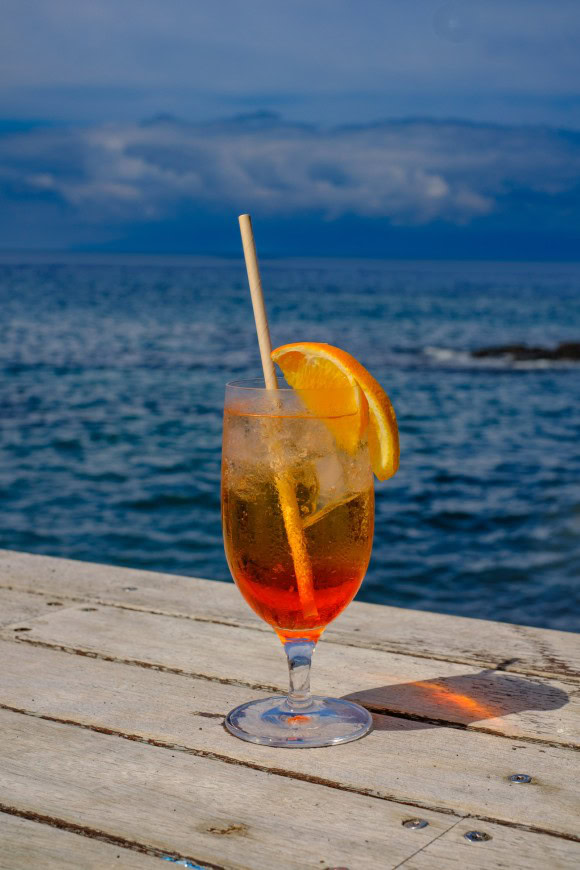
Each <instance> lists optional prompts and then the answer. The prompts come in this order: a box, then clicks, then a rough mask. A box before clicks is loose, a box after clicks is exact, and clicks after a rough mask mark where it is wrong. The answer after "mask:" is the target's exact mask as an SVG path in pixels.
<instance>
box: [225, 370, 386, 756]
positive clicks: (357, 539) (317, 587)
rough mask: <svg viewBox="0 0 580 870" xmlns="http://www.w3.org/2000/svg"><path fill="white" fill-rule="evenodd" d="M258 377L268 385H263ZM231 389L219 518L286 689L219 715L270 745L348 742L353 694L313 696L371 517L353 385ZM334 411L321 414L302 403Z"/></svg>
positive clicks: (360, 714) (357, 718) (358, 728)
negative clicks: (313, 680) (284, 669)
mask: <svg viewBox="0 0 580 870" xmlns="http://www.w3.org/2000/svg"><path fill="white" fill-rule="evenodd" d="M262 383H263V382H262ZM259 384H260V381H237V382H234V383H232V384H228V386H227V388H226V399H225V413H224V429H223V455H222V520H223V531H224V542H225V551H226V557H227V560H228V564H229V567H230V570H231V572H232V576H233V578H234V581H235V583H236V584H237V586H238V588H239V590H240V592H241V593H242V595H243V596H244V598H245V599H246V601H247V602H248V604H249V605H250V607H252V609H253V610H255V611H256V613H257V614H258V615H259V616H260V617H261V618H262V619H264V620H265V621H266V622H267V623H269V624H270V625H271V626H272V628H273V629H274V630H275V631H276V633H277V635H278V637H279V638H280V640H281V642H282V644H283V645H284V650H285V652H286V655H287V658H288V668H289V673H290V690H289V693H288V695H287V696H284V695H280V696H275V697H272V698H266V699H263V700H258V701H250V702H248V703H246V704H242V705H241V706H240V707H237V708H236V709H235V710H232V711H231V712H230V713H229V714H228V716H227V717H226V727H227V728H228V730H229V731H230V732H231V733H232V734H235V735H236V736H237V737H240V738H242V739H243V740H248V741H250V742H252V743H263V744H268V745H270V746H285V747H308V746H309V747H313V746H328V745H331V744H334V743H347V742H349V741H351V740H356V739H358V738H359V737H362V736H363V735H364V734H366V733H367V732H368V731H369V729H370V728H371V725H372V719H371V716H370V714H369V712H368V711H367V710H365V709H364V708H363V707H360V706H359V705H358V704H353V703H352V702H350V701H345V700H341V699H333V698H323V697H317V696H314V697H313V696H312V695H311V694H310V666H311V660H312V654H313V652H314V649H315V646H316V643H317V641H318V639H319V638H320V636H321V634H322V632H323V631H324V629H325V628H326V626H327V625H328V623H329V622H331V621H332V620H333V619H335V618H336V617H337V616H338V615H339V613H341V611H342V610H344V608H345V607H346V606H347V605H348V604H349V603H350V602H351V601H352V599H353V598H354V596H355V595H356V593H357V591H358V588H359V586H360V584H361V582H362V579H363V577H364V575H365V572H366V569H367V566H368V562H369V558H370V553H371V547H372V537H373V526H374V492H373V473H372V469H371V464H370V459H369V451H368V446H367V443H366V441H365V440H364V439H363V440H361V441H360V443H359V444H358V445H355V446H354V447H353V446H352V444H351V445H350V446H349V447H348V449H347V448H345V447H342V446H340V445H341V444H344V443H346V442H347V439H345V438H344V437H341V436H342V434H343V433H344V432H345V431H346V429H347V428H348V427H350V428H351V429H352V425H353V420H352V417H353V415H352V407H353V405H352V392H351V390H342V389H337V390H332V391H329V390H325V391H324V399H323V400H322V401H321V399H322V397H320V396H319V397H317V396H316V395H315V393H316V391H311V390H309V391H301V392H300V393H298V392H296V391H294V390H291V389H279V390H270V389H264V388H263V387H260V386H259ZM329 399H330V401H329ZM320 407H323V408H326V409H329V408H330V409H331V410H327V411H326V412H325V416H321V415H320V414H317V413H316V412H315V411H311V410H309V408H320Z"/></svg>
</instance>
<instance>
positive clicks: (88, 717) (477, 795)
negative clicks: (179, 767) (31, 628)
mask: <svg viewBox="0 0 580 870" xmlns="http://www.w3.org/2000/svg"><path fill="white" fill-rule="evenodd" d="M0 660H1V661H2V662H4V663H5V666H4V668H3V669H2V672H1V673H0V704H5V705H8V706H10V707H12V708H15V709H18V710H27V711H30V712H32V713H34V714H36V715H41V716H49V717H53V718H54V719H59V720H61V721H67V722H76V723H79V724H80V725H83V726H86V727H91V728H96V729H102V730H104V731H114V732H116V733H118V734H125V735H128V736H129V737H139V738H141V739H144V740H151V741H154V742H155V743H162V744H163V745H165V746H169V747H173V746H179V747H182V748H185V749H189V750H192V751H194V752H198V753H202V754H206V755H210V754H213V755H218V756H220V757H223V758H229V759H232V760H236V761H238V762H240V763H242V764H247V765H252V766H254V767H260V768H261V769H266V770H269V769H275V770H278V771H284V772H286V773H288V774H290V775H292V776H295V777H298V778H303V779H308V778H310V779H312V778H314V779H316V780H318V781H324V782H327V783H330V784H333V785H335V786H338V787H343V788H347V789H350V790H356V791H358V792H361V793H362V792H364V793H369V794H372V795H376V796H378V797H383V798H386V799H393V800H397V801H401V802H406V803H409V804H413V805H415V806H422V807H428V808H431V809H445V810H448V811H449V810H450V811H453V812H455V813H457V814H458V815H465V814H471V815H474V816H480V817H484V818H494V819H498V820H501V821H505V822H513V823H517V824H521V825H532V826H535V827H537V828H539V829H541V830H545V829H550V830H554V831H557V832H559V833H562V834H569V835H575V834H578V836H580V826H579V823H578V817H579V815H580V783H578V782H577V781H576V778H575V777H574V776H573V775H572V770H573V769H574V765H575V763H577V757H576V753H575V752H574V751H573V750H566V749H561V748H554V747H550V746H541V745H535V744H532V743H522V742H519V741H512V740H509V739H504V738H500V737H493V736H491V735H487V734H477V733H470V732H468V731H461V730H457V729H451V728H444V727H430V726H426V725H424V724H423V723H417V722H409V721H406V720H403V719H399V718H393V717H388V716H380V715H378V716H375V730H374V731H373V733H372V734H370V735H369V736H368V737H366V738H365V739H364V740H361V741H359V742H357V743H352V744H348V745H345V746H337V747H333V748H332V750H327V749H319V750H309V751H308V752H300V751H295V750H281V749H270V748H268V747H264V746H259V747H257V746H252V745H250V744H247V743H244V742H243V741H240V740H236V739H235V738H233V737H231V736H230V735H229V734H228V733H227V732H226V731H225V729H224V728H223V727H222V721H223V715H224V714H225V713H226V712H227V711H228V710H229V709H231V708H232V707H234V706H237V705H238V704H240V703H243V702H244V701H247V700H249V699H250V698H253V697H256V698H257V697H264V695H265V693H263V692H256V691H251V690H249V689H247V688H243V687H240V686H232V685H227V684H222V683H214V682H210V681H208V680H197V679H192V678H189V677H185V676H179V675H175V674H168V673H163V672H159V671H153V670H148V669H143V668H136V667H130V666H128V665H122V664H117V663H115V662H103V661H100V660H98V659H91V658H87V657H84V656H75V655H71V654H68V653H64V652H57V651H53V650H47V649H44V648H38V647H31V646H28V645H27V644H18V643H0ZM513 773H528V774H529V775H531V776H532V777H533V782H532V783H531V784H529V785H516V784H513V783H510V782H509V776H510V775H511V774H513Z"/></svg>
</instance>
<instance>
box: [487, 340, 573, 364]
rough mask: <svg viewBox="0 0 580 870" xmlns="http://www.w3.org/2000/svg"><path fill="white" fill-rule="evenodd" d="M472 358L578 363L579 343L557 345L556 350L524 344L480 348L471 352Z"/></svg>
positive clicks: (570, 342) (571, 342)
mask: <svg viewBox="0 0 580 870" xmlns="http://www.w3.org/2000/svg"><path fill="white" fill-rule="evenodd" d="M471 355H472V356H473V357H476V358H477V359H484V358H486V357H498V356H509V357H511V358H512V359H513V360H515V361H518V362H519V361H524V362H525V361H528V360H542V359H545V360H563V361H565V360H568V361H570V360H572V361H575V362H580V342H578V341H568V342H564V343H562V344H559V345H558V347H556V348H550V347H528V345H526V344H503V345H497V346H495V347H482V348H479V350H473V351H472V352H471Z"/></svg>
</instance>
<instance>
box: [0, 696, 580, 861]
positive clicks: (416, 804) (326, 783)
mask: <svg viewBox="0 0 580 870" xmlns="http://www.w3.org/2000/svg"><path fill="white" fill-rule="evenodd" d="M0 709H2V710H6V711H9V712H10V713H17V714H20V715H22V716H29V717H31V718H33V719H42V720H44V721H46V722H55V723H57V724H59V725H66V726H69V727H72V728H80V729H82V730H85V731H91V732H93V733H97V734H105V735H106V736H107V737H117V738H119V739H121V740H129V741H130V742H132V743H141V744H144V745H147V746H155V747H157V748H158V749H166V750H169V751H171V752H183V753H184V754H186V755H193V756H194V757H196V758H206V759H208V760H210V761H217V762H222V763H223V764H229V765H233V766H235V767H242V768H248V769H250V770H257V771H260V772H261V773H267V774H271V775H273V776H281V777H284V778H286V779H293V780H298V781H299V782H306V783H309V784H310V785H319V786H323V787H324V788H332V789H334V790H336V791H343V792H347V793H349V794H358V795H361V796H364V797H369V798H373V799H374V800H382V801H386V802H387V803H389V804H397V805H398V806H405V807H413V808H416V809H420V810H428V811H429V812H434V813H442V814H443V815H448V816H454V817H456V818H457V822H455V824H458V823H459V822H461V821H464V820H465V819H475V820H477V821H479V822H487V823H489V824H494V825H500V826H501V827H505V828H512V829H514V830H518V831H528V832H530V833H534V834H542V835H544V836H548V837H556V838H557V839H560V840H567V841H570V842H572V843H580V835H578V836H576V835H574V834H570V833H565V832H562V831H553V830H551V829H550V828H542V827H541V826H539V825H526V824H523V823H521V822H511V821H508V820H506V819H500V818H497V817H495V816H488V815H484V814H481V813H464V814H462V813H458V812H456V811H455V810H452V809H449V808H448V807H442V806H438V805H433V804H429V803H427V802H424V801H410V800H403V799H401V798H397V797H395V796H394V795H388V796H387V795H378V794H376V793H374V792H373V791H372V790H369V789H363V788H356V787H354V786H349V785H346V784H344V783H338V782H336V781H335V780H329V779H325V778H324V777H318V776H312V775H309V774H305V773H300V772H299V771H290V770H287V769H284V768H276V767H272V766H271V765H262V764H257V763H256V762H251V761H241V760H240V759H237V758H231V757H230V756H227V755H221V754H219V753H216V752H210V751H207V750H203V749H193V748H192V747H190V746H183V745H182V744H178V743H167V742H164V741H162V740H154V739H152V738H148V737H142V736H141V735H139V734H129V733H123V732H120V731H115V730H114V729H111V728H104V727H101V726H98V725H89V724H87V723H84V722H75V721H74V720H71V719H61V718H59V717H57V716H49V715H46V714H44V713H35V712H31V711H28V710H24V709H19V708H17V707H12V706H9V705H8V704H1V703H0ZM0 811H3V812H8V810H6V809H4V807H3V805H2V804H1V803H0ZM15 814H17V813H15ZM46 818H47V819H50V818H52V817H50V816H46ZM454 826H455V825H452V826H451V827H452V828H453V827H454ZM445 833H447V831H443V832H442V834H445ZM439 836H441V835H439ZM435 839H437V838H435ZM127 842H128V841H127ZM430 842H433V840H432V841H430ZM124 843H125V841H123V843H122V842H119V844H118V845H123V844H124ZM427 845H430V843H427V844H425V847H426V846H427ZM425 847H424V848H425ZM418 851H421V850H418ZM414 854H417V852H415V853H414ZM411 857H413V856H409V858H411ZM188 860H195V859H192V858H189V859H188ZM405 860H409V859H405ZM403 863H404V862H403ZM206 864H207V862H206ZM208 866H214V865H208ZM215 866H217V865H215ZM399 866H400V865H399ZM218 870H221V868H218Z"/></svg>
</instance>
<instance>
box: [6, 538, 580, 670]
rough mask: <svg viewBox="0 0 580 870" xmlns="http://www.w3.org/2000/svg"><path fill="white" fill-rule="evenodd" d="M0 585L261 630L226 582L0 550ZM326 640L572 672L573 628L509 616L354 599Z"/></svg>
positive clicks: (578, 654) (579, 659)
mask: <svg viewBox="0 0 580 870" xmlns="http://www.w3.org/2000/svg"><path fill="white" fill-rule="evenodd" d="M0 586H5V587H13V588H15V589H18V590H21V591H28V592H39V593H42V594H45V595H49V596H54V595H59V596H61V595H62V596H64V595H65V593H66V596H67V597H68V598H69V599H73V600H74V599H77V600H87V601H98V602H103V603H108V604H115V605H118V606H128V607H133V608H136V609H144V610H151V611H156V612H160V613H165V614H170V615H177V616H184V617H189V618H197V619H208V620H217V621H221V622H224V623H227V624H232V625H242V626H249V627H252V628H254V629H255V630H257V631H264V632H268V631H269V629H268V627H267V626H265V625H264V623H262V622H261V621H260V620H259V619H258V618H257V617H256V616H255V615H254V614H253V613H252V611H251V610H250V608H249V607H248V606H247V605H246V603H245V602H244V601H243V599H242V597H241V595H240V594H239V592H238V591H237V589H236V588H235V587H234V586H233V584H232V583H218V582H215V581H209V580H199V579H195V578H191V577H179V576H176V575H173V574H157V573H153V572H148V571H136V570H133V569H128V568H117V567H114V566H109V565H97V564H93V563H88V562H77V561H72V560H67V559H56V558H51V557H48V556H37V555H32V554H28V553H16V552H12V551H9V550H2V551H0ZM325 639H326V641H327V642H331V643H332V642H337V643H341V644H351V645H354V646H358V647H365V648H374V649H382V650H386V651H390V652H399V653H401V654H411V655H414V656H426V657H428V658H435V659H438V660H440V661H455V662H460V663H466V664H473V665H476V666H481V667H497V666H501V667H502V669H503V670H505V671H508V672H513V673H522V674H532V675H534V674H535V675H540V676H542V675H545V676H560V677H565V678H566V679H569V680H580V644H579V643H578V636H577V635H575V634H573V633H571V632H565V631H551V630H546V629H539V628H532V627H529V626H520V625H512V624H510V623H500V622H490V621H487V620H478V619H467V618H465V617H457V616H448V615H445V614H438V613H428V612H425V611H416V610H405V609H403V608H398V607H386V606H384V605H374V604H361V603H358V602H354V603H353V604H352V605H350V607H348V608H347V610H346V611H345V612H344V614H342V615H341V616H340V617H339V618H338V620H337V621H336V622H335V623H333V625H332V626H331V627H330V628H329V629H328V630H327V632H326V633H325Z"/></svg>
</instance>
